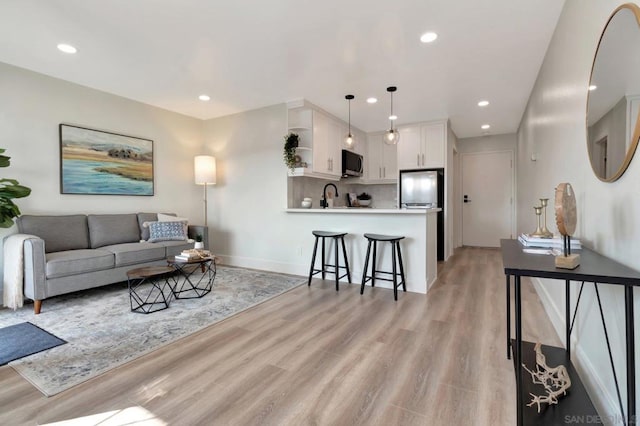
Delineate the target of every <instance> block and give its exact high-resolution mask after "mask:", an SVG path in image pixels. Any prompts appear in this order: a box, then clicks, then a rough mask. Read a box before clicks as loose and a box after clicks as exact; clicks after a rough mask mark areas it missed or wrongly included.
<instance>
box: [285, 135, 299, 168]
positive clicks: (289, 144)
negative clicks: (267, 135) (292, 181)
mask: <svg viewBox="0 0 640 426" xmlns="http://www.w3.org/2000/svg"><path fill="white" fill-rule="evenodd" d="M299 140H300V137H299V136H298V135H297V134H296V133H293V132H289V134H287V135H285V137H284V152H283V158H284V164H286V165H287V167H288V168H290V169H292V170H293V168H294V167H295V166H296V148H297V147H298V142H299Z"/></svg>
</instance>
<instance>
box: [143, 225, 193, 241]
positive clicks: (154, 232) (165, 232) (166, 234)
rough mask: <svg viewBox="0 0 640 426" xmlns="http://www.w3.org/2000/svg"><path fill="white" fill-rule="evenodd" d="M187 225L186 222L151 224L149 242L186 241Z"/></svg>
mask: <svg viewBox="0 0 640 426" xmlns="http://www.w3.org/2000/svg"><path fill="white" fill-rule="evenodd" d="M186 240H187V225H186V223H185V222H149V242H150V243H153V242H157V241H186Z"/></svg>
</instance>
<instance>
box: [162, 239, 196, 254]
mask: <svg viewBox="0 0 640 426" xmlns="http://www.w3.org/2000/svg"><path fill="white" fill-rule="evenodd" d="M153 244H154V245H158V246H163V247H165V249H166V250H167V251H166V253H165V256H167V257H169V256H176V255H178V254H180V253H182V250H188V249H192V248H193V243H189V242H187V241H160V242H157V243H153Z"/></svg>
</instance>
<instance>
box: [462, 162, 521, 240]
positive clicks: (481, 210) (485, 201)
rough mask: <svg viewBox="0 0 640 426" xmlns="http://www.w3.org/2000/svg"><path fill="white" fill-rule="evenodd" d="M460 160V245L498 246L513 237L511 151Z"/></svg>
mask: <svg viewBox="0 0 640 426" xmlns="http://www.w3.org/2000/svg"><path fill="white" fill-rule="evenodd" d="M461 157H462V167H461V174H462V244H463V245H465V246H475V247H499V246H500V239H501V238H513V206H514V203H513V151H499V152H486V153H463V154H461Z"/></svg>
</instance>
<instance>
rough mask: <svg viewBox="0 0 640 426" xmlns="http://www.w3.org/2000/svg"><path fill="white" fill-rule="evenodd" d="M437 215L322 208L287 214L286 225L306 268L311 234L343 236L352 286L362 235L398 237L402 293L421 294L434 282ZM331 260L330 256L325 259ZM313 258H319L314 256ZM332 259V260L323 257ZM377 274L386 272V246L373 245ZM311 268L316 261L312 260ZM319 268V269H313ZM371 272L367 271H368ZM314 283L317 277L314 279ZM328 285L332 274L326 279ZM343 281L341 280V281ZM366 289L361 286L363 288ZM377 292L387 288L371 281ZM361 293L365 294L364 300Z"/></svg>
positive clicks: (360, 261) (363, 247)
mask: <svg viewBox="0 0 640 426" xmlns="http://www.w3.org/2000/svg"><path fill="white" fill-rule="evenodd" d="M440 210H441V209H439V208H432V209H376V208H345V207H342V208H340V207H338V208H326V209H301V208H289V209H286V212H287V213H288V214H290V215H291V216H292V217H291V221H290V222H291V225H292V227H294V228H295V229H296V231H297V233H298V234H299V235H300V239H299V244H300V247H301V250H300V254H301V255H303V257H306V259H307V262H308V263H307V274H308V267H309V266H308V265H309V264H310V262H311V252H312V249H313V237H312V235H311V231H314V230H322V231H339V232H347V233H348V234H349V235H347V236H346V237H345V244H346V248H347V256H348V259H349V266H350V269H351V277H352V282H353V283H355V284H358V285H359V284H360V282H361V281H362V272H363V268H364V260H365V255H366V252H367V239H366V238H364V236H363V235H364V234H365V233H372V234H385V235H402V236H404V237H405V239H404V240H402V241H401V242H400V245H401V249H402V258H403V260H404V269H405V278H406V284H407V291H411V292H415V293H426V292H427V290H428V289H429V288H430V287H431V285H433V283H434V282H435V280H436V276H437V262H436V254H437V253H436V251H437V240H436V238H437V237H436V221H437V214H436V213H437V212H439V211H440ZM328 246H329V248H327V252H328V253H333V244H328ZM330 256H332V254H330ZM318 257H319V256H318ZM328 258H329V259H332V257H328ZM377 262H378V265H377V268H378V269H381V270H384V271H391V245H390V244H388V243H378V256H377ZM317 265H320V261H319V260H317ZM318 267H319V266H318ZM370 267H371V266H369V268H370ZM315 277H318V275H316V276H315ZM327 279H328V280H332V279H333V274H330V275H327ZM342 281H346V277H345V278H343V279H342ZM370 285H371V283H370V282H367V286H370ZM376 286H377V287H383V288H393V284H392V283H391V282H388V281H376ZM366 292H367V290H366V289H365V294H366Z"/></svg>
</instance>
